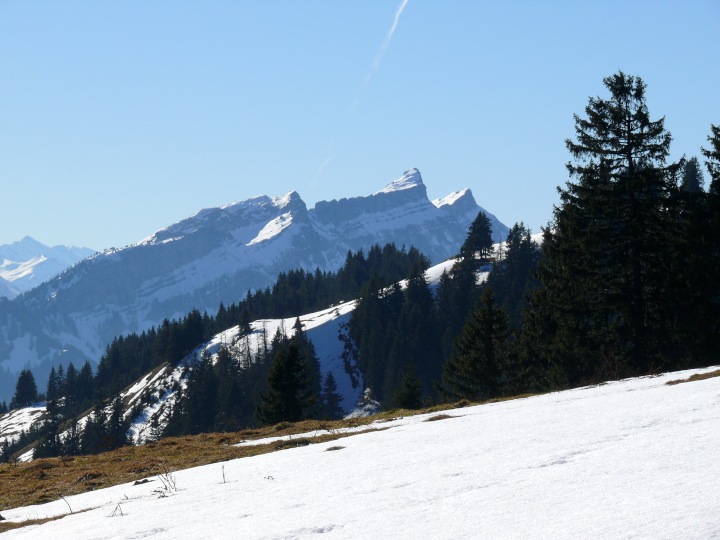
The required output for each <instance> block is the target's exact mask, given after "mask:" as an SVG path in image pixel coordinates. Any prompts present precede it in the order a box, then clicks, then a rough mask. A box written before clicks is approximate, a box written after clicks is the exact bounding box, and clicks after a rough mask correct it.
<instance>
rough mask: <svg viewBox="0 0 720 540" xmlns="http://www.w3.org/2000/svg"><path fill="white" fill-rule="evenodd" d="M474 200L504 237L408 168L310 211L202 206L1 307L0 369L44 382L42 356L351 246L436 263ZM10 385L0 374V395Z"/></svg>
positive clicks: (80, 352) (310, 266)
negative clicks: (386, 247) (391, 247)
mask: <svg viewBox="0 0 720 540" xmlns="http://www.w3.org/2000/svg"><path fill="white" fill-rule="evenodd" d="M481 210H482V211H484V212H485V213H486V214H487V215H488V217H489V218H490V220H491V223H492V226H493V234H494V237H495V239H497V240H500V239H504V238H505V235H506V234H507V230H508V229H507V227H506V226H504V225H503V224H501V223H500V222H499V221H498V220H497V219H496V218H495V217H494V216H492V214H489V213H488V212H486V211H485V210H483V209H481V208H480V207H479V206H478V205H477V203H476V201H475V199H474V198H473V195H472V193H471V192H470V190H468V189H466V190H463V191H459V192H456V193H453V194H451V195H450V196H448V197H446V198H444V199H441V200H437V201H430V200H429V199H428V197H427V191H426V188H425V185H424V184H423V181H422V178H421V176H420V173H419V171H417V169H411V170H409V171H407V172H405V173H404V174H403V176H402V177H401V178H400V179H398V180H396V181H394V182H391V183H389V184H388V185H387V186H386V187H385V188H384V189H382V190H380V191H378V192H377V193H374V194H372V195H369V196H365V197H355V198H350V199H341V200H333V201H327V202H318V203H317V204H316V206H315V208H313V209H308V208H307V206H306V204H305V203H304V202H303V200H302V199H301V198H300V195H299V194H298V193H296V192H291V193H289V194H287V195H285V196H284V197H274V198H273V197H268V196H262V197H256V198H253V199H249V200H246V201H242V202H238V203H233V204H229V205H226V206H223V207H220V208H211V209H206V210H201V211H200V212H198V213H197V214H195V215H194V216H192V217H190V218H188V219H185V220H183V221H180V222H179V223H176V224H174V225H171V226H169V227H166V228H165V229H162V230H160V231H158V232H156V233H155V234H153V235H151V236H149V237H147V238H145V239H144V240H142V241H141V242H139V243H138V244H135V245H132V246H128V247H126V248H123V249H118V250H115V249H113V250H108V251H105V252H104V253H99V254H96V255H94V256H92V257H90V258H88V259H86V260H84V261H82V262H81V263H79V264H77V265H76V266H74V267H72V268H71V269H68V270H66V271H65V272H63V273H62V274H61V275H60V276H58V277H56V278H54V279H52V280H50V281H49V282H47V283H44V284H42V285H41V286H39V287H36V288H35V289H33V290H31V291H29V292H27V293H25V294H24V295H23V296H22V297H20V298H18V299H16V300H15V301H13V302H11V303H10V304H7V305H4V307H2V308H0V369H4V370H6V371H8V372H10V373H17V372H19V371H20V370H21V369H23V368H24V367H26V366H29V367H32V368H33V369H34V370H35V372H36V378H38V380H39V381H40V384H42V380H43V375H44V374H45V373H47V371H49V368H50V365H57V363H58V361H60V360H66V361H69V360H72V361H73V362H74V363H75V364H76V365H77V364H80V363H82V362H84V361H85V360H86V359H87V360H90V361H91V362H96V361H97V360H98V359H99V357H100V355H101V353H102V351H103V350H104V348H105V347H106V346H107V344H108V343H110V341H111V340H112V339H113V338H114V337H115V336H117V335H121V334H127V333H129V332H136V331H142V330H144V329H147V328H149V327H150V326H151V325H158V324H159V323H160V322H162V320H163V318H165V317H167V318H173V317H178V316H182V315H184V314H186V313H187V312H189V311H190V310H191V309H193V308H197V309H199V310H201V311H203V310H208V311H211V312H214V311H215V310H216V309H217V307H218V305H219V304H220V302H221V301H223V302H225V303H229V302H234V301H237V300H239V299H241V298H243V297H244V296H245V294H246V293H247V291H248V290H255V289H257V288H263V287H266V286H268V285H271V284H272V283H273V282H274V281H275V279H276V277H277V275H278V274H279V273H280V272H282V271H287V270H290V269H294V268H305V269H307V270H314V269H315V268H317V267H319V268H320V269H322V270H336V269H337V268H339V267H340V266H341V265H342V264H343V262H344V260H345V256H346V254H347V252H348V251H349V250H353V251H355V250H359V249H365V250H367V249H368V248H369V247H370V246H371V245H372V244H375V243H377V244H381V245H382V244H385V243H387V242H394V243H395V244H396V245H398V246H401V245H405V246H410V245H414V246H416V247H417V248H418V249H420V250H421V251H422V252H424V253H425V254H426V255H428V256H429V257H430V259H431V260H432V261H433V262H439V261H442V260H444V259H446V258H447V257H449V256H451V255H453V254H455V253H456V252H457V251H458V249H459V247H460V245H461V244H462V241H463V240H464V239H465V236H466V234H467V230H468V227H469V225H470V223H471V222H472V220H473V219H474V218H475V217H476V216H477V213H478V212H479V211H481ZM38 374H39V375H40V376H39V377H38ZM10 384H14V383H10ZM11 391H12V388H10V387H9V386H8V385H7V384H6V387H5V388H0V395H2V394H3V393H4V394H5V395H8V394H9V393H11Z"/></svg>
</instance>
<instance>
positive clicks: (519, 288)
mask: <svg viewBox="0 0 720 540" xmlns="http://www.w3.org/2000/svg"><path fill="white" fill-rule="evenodd" d="M502 248H503V249H502V257H500V258H499V259H498V260H497V261H495V264H494V265H493V270H492V272H490V274H489V275H488V278H487V282H486V283H487V286H488V287H490V288H491V289H492V290H493V292H494V293H495V296H496V299H497V302H498V304H499V305H501V306H502V307H503V309H504V310H505V312H506V313H507V314H508V317H509V319H510V322H511V324H512V326H513V327H515V328H519V326H520V321H521V318H522V312H523V310H524V309H525V307H526V306H527V297H528V295H529V294H530V292H531V291H533V290H534V289H535V288H537V287H538V285H539V282H538V280H537V278H536V277H535V271H536V269H537V264H538V262H539V260H540V247H539V246H538V245H537V244H536V243H535V242H533V241H532V239H531V237H530V229H528V228H527V227H526V226H525V225H524V224H523V223H516V224H515V225H513V226H512V227H511V228H510V231H509V232H508V236H507V240H505V242H504V243H503V244H502Z"/></svg>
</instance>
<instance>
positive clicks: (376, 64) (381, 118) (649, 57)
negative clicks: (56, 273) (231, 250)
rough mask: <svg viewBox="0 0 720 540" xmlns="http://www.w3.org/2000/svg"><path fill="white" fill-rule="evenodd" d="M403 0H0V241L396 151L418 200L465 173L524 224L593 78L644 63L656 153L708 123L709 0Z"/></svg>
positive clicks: (325, 188) (354, 170)
mask: <svg viewBox="0 0 720 540" xmlns="http://www.w3.org/2000/svg"><path fill="white" fill-rule="evenodd" d="M403 5H404V4H403V2H402V0H387V1H375V0H368V1H356V2H347V1H337V0H333V1H322V0H313V1H299V0H292V1H290V0H288V1H272V0H263V1H260V0H258V1H255V2H249V1H248V2H244V1H239V0H236V1H231V0H227V1H213V0H203V1H194V2H183V1H169V0H167V1H154V2H149V1H146V0H143V1H122V2H98V1H71V0H65V1H62V2H55V1H32V0H3V1H2V2H0V244H5V243H9V242H12V241H13V240H18V239H20V238H22V237H23V236H24V235H31V236H33V237H35V238H36V239H38V240H40V241H41V242H44V243H46V244H75V245H83V246H88V247H92V248H95V249H104V248H107V247H111V246H115V247H121V246H123V245H127V244H129V243H132V242H136V241H138V240H140V239H142V238H143V237H145V236H147V235H149V234H151V233H152V232H154V231H155V230H157V229H159V228H162V227H164V226H166V225H169V224H171V223H173V222H176V221H178V220H180V219H182V218H184V217H187V216H189V215H191V214H193V213H194V212H196V211H197V210H199V209H201V208H205V207H211V206H219V205H223V204H226V203H229V202H233V201H239V200H244V199H247V198H249V197H252V196H255V195H261V194H267V195H283V194H285V193H287V192H288V191H291V190H296V191H298V192H299V193H300V195H301V196H302V197H303V199H304V200H305V202H306V203H307V204H308V206H313V205H314V203H315V202H316V201H318V200H323V199H331V198H340V197H350V196H356V195H366V194H369V193H372V192H375V191H377V190H380V189H381V188H382V187H384V185H385V183H386V182H388V181H390V180H393V179H395V178H398V177H399V176H400V175H401V174H402V172H403V171H404V170H405V169H408V168H411V167H417V168H419V169H420V171H421V173H422V175H423V178H424V180H425V184H426V186H427V188H428V192H429V195H430V196H431V198H436V197H441V196H445V195H447V194H448V193H449V192H451V191H455V190H458V189H461V188H463V187H470V188H471V189H472V190H473V193H474V194H475V197H476V199H477V201H478V203H479V204H480V205H481V206H483V207H485V208H486V209H487V210H489V211H490V212H493V213H494V214H496V215H497V216H498V218H500V220H502V221H503V222H505V223H506V224H508V225H512V223H514V222H515V221H519V220H524V221H525V222H526V223H527V224H529V225H530V226H531V227H532V228H533V230H535V231H537V230H538V229H539V227H540V226H541V225H545V224H547V222H548V220H549V219H550V217H551V214H552V207H553V204H554V203H555V202H556V201H557V194H556V189H555V188H556V186H557V185H561V184H564V182H565V181H566V179H567V174H566V171H565V166H564V165H565V163H566V162H567V161H568V159H569V155H568V153H567V151H566V149H565V145H564V140H565V139H566V138H568V137H572V136H573V119H572V115H573V113H580V114H582V112H583V109H584V107H585V105H586V103H587V99H588V97H589V96H591V95H592V96H595V95H601V96H603V95H606V94H605V89H604V88H603V85H602V78H603V77H605V76H608V75H611V74H612V73H614V72H616V71H617V70H620V69H621V70H623V71H625V72H626V73H630V74H633V75H639V76H642V77H643V78H644V79H645V81H646V83H647V85H648V93H647V96H648V104H649V107H650V112H651V115H652V117H653V118H657V117H660V116H665V117H666V126H667V128H668V129H669V130H670V131H671V132H672V134H673V138H674V141H673V145H672V154H673V158H678V157H680V155H682V154H687V155H688V156H692V155H699V148H700V146H702V145H704V144H705V142H706V137H707V135H708V134H709V132H710V124H711V123H713V124H720V99H719V96H720V64H719V61H720V60H719V59H720V39H719V38H718V36H720V1H719V0H687V1H685V2H681V1H679V0H677V1H664V0H645V1H642V0H635V1H631V0H622V1H619V0H608V1H604V2H597V1H592V2H584V1H579V0H571V1H556V0H548V1H543V2H540V1H525V2H522V1H500V0H496V1H482V0H472V1H471V0H468V1H450V0H448V1H435V0H434V1H429V0H408V1H407V3H406V4H405V5H404V9H401V8H402V7H403ZM398 14H399V18H398V20H397V25H394V23H395V20H396V16H397V15H398ZM393 27H394V31H393V32H392V35H390V33H391V30H392V29H393Z"/></svg>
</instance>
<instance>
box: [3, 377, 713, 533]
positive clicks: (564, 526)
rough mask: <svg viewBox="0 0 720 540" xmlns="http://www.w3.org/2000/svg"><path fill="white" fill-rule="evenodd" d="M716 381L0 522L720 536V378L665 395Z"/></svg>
mask: <svg viewBox="0 0 720 540" xmlns="http://www.w3.org/2000/svg"><path fill="white" fill-rule="evenodd" d="M708 371H709V370H708V369H705V370H696V371H686V372H677V373H668V374H664V375H661V376H657V377H644V378H639V379H629V380H624V381H618V382H612V383H607V384H603V385H598V386H593V387H586V388H579V389H575V390H570V391H565V392H557V393H551V394H546V395H541V396H535V397H529V398H525V399H517V400H512V401H505V402H500V403H492V404H487V405H479V406H473V407H465V408H462V409H454V410H448V411H445V412H444V413H441V414H438V413H430V414H425V415H419V416H412V417H405V418H403V417H397V418H396V419H394V420H392V421H390V422H387V421H385V422H380V423H377V424H375V425H373V426H372V427H374V428H377V429H376V430H375V431H372V432H369V433H364V434H357V435H354V436H350V437H345V438H343V439H342V440H338V441H327V442H319V443H318V444H309V445H307V446H303V447H297V448H292V449H288V450H283V451H281V452H275V453H272V454H265V455H259V456H256V457H249V458H245V459H238V460H232V461H227V462H224V463H222V464H220V463H216V464H211V465H206V466H202V467H198V468H194V469H188V470H183V471H176V472H171V473H170V474H165V475H160V476H150V477H148V480H149V482H148V483H146V484H141V485H132V484H122V485H118V486H115V487H112V488H108V489H103V490H98V491H95V492H89V493H85V494H82V495H75V496H71V497H67V498H66V500H58V501H55V502H50V503H47V504H43V505H39V506H31V507H25V508H16V509H7V510H2V515H3V517H4V518H6V520H7V521H10V522H17V521H23V520H28V519H45V518H52V517H58V516H63V515H64V516H65V517H63V518H62V519H60V520H58V521H51V522H48V523H45V524H41V525H37V526H29V527H25V528H21V529H17V530H13V531H9V532H6V533H5V535H6V536H5V537H6V538H32V539H33V540H37V539H41V538H53V539H65V538H68V539H69V538H100V537H102V538H106V539H112V538H141V537H142V538H312V537H315V536H317V535H319V534H323V537H324V538H325V537H327V538H419V537H424V538H478V537H485V538H520V537H534V538H588V537H592V538H626V537H643V538H710V537H714V536H717V535H718V534H719V533H720V524H719V523H718V521H717V517H716V512H715V510H716V508H715V497H714V495H713V494H714V493H715V491H716V481H715V479H716V478H717V474H718V473H719V472H720V465H719V464H718V462H717V459H715V452H714V449H715V448H717V447H718V444H720V435H718V432H717V430H716V429H715V426H716V425H717V422H718V420H719V419H720V400H718V399H717V396H718V394H719V393H720V378H717V377H715V378H709V379H706V380H697V381H694V382H688V383H685V384H676V385H672V386H671V385H668V384H667V383H668V382H669V381H676V380H685V379H687V378H688V377H690V376H691V375H692V374H694V373H707V372H708ZM430 420H435V421H430ZM315 434H317V433H315ZM312 436H313V433H310V434H308V435H307V437H312ZM226 437H227V442H228V443H232V442H235V443H238V442H240V441H239V440H238V437H237V436H231V435H228V436H226ZM307 442H311V441H309V440H308V441H307ZM307 442H303V443H302V444H307ZM24 467H31V466H30V465H25V466H24ZM95 474H96V475H101V474H102V472H101V471H95ZM69 509H72V512H73V515H67V514H69Z"/></svg>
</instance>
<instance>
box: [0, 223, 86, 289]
mask: <svg viewBox="0 0 720 540" xmlns="http://www.w3.org/2000/svg"><path fill="white" fill-rule="evenodd" d="M93 253H95V250H93V249H89V248H84V247H77V246H53V247H50V246H46V245H45V244H42V243H40V242H38V241H37V240H35V239H34V238H31V237H29V236H26V237H25V238H23V239H22V240H19V241H17V242H13V243H12V244H4V245H2V246H0V296H4V297H6V298H15V297H16V296H17V295H18V294H20V293H23V292H25V291H29V290H30V289H32V288H33V287H37V286H38V285H40V284H41V283H42V282H44V281H47V280H48V279H50V278H52V277H55V276H56V275H58V274H59V273H60V272H62V271H63V270H65V269H66V268H69V267H71V266H72V265H74V264H76V263H78V262H79V261H81V260H82V259H85V258H86V257H89V256H90V255H92V254H93Z"/></svg>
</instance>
